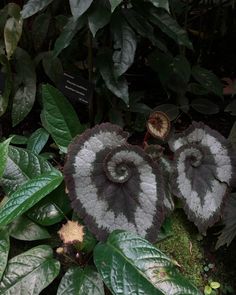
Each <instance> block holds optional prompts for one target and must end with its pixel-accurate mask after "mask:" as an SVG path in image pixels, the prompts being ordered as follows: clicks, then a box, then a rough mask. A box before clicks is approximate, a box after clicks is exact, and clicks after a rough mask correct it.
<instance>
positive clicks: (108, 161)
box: [64, 123, 163, 241]
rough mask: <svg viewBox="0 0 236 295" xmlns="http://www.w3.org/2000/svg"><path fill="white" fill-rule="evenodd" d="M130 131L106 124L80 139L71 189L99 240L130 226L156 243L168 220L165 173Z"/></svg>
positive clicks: (70, 167) (72, 160)
mask: <svg viewBox="0 0 236 295" xmlns="http://www.w3.org/2000/svg"><path fill="white" fill-rule="evenodd" d="M127 135H128V134H127V133H126V132H123V131H122V129H121V128H120V127H118V126H116V125H112V124H110V123H105V124H101V125H97V126H95V127H94V128H93V129H89V130H87V131H85V132H84V133H83V134H82V135H81V136H79V137H77V138H75V140H74V141H73V143H72V144H71V145H70V148H69V152H68V157H67V162H66V164H65V167H64V174H65V180H66V187H67V189H68V191H69V195H70V197H71V200H72V207H73V208H74V210H75V211H76V212H77V213H78V214H79V216H80V217H81V218H83V221H84V222H85V224H86V225H87V226H88V228H89V229H90V230H91V232H92V233H93V234H94V235H95V236H96V237H97V238H98V239H99V240H104V239H105V238H106V237H107V235H108V233H110V232H112V231H113V230H115V229H125V230H128V231H132V232H136V233H138V234H140V235H141V236H144V237H146V238H147V239H149V240H151V241H155V240H156V239H157V234H158V229H159V228H160V226H161V223H162V220H163V212H162V201H163V183H162V175H161V172H160V170H159V167H158V165H157V164H155V163H154V162H153V161H152V160H151V158H150V157H149V156H148V155H147V154H146V153H145V152H144V151H143V150H142V149H141V148H139V147H137V146H131V145H129V144H128V143H127V142H126V139H127ZM88 200H89V202H88Z"/></svg>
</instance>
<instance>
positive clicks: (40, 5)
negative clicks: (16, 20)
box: [21, 0, 53, 18]
mask: <svg viewBox="0 0 236 295" xmlns="http://www.w3.org/2000/svg"><path fill="white" fill-rule="evenodd" d="M52 1H53V0H29V1H28V2H27V3H26V4H25V5H24V6H23V9H22V11H21V15H22V17H23V18H27V17H30V16H32V15H34V14H35V13H37V12H39V11H40V10H42V9H44V8H45V7H47V6H48V5H49V4H50V3H51V2H52Z"/></svg>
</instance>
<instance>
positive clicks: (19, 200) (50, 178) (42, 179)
mask: <svg viewBox="0 0 236 295" xmlns="http://www.w3.org/2000/svg"><path fill="white" fill-rule="evenodd" d="M62 179H63V177H62V175H61V173H60V172H59V171H57V170H55V171H51V172H46V173H44V174H42V175H41V176H38V177H36V178H34V179H32V180H29V181H27V182H26V183H25V184H23V185H22V186H21V187H20V188H19V189H18V190H17V191H15V192H14V193H12V194H11V195H10V196H9V198H8V199H7V200H6V201H5V202H3V204H2V205H1V207H0V226H2V225H6V224H9V223H10V222H11V221H13V220H14V219H15V218H16V217H17V216H20V215H22V214H23V213H24V212H26V211H27V210H29V209H30V208H31V207H33V206H34V205H35V204H36V203H37V202H39V201H40V200H41V199H43V198H44V197H45V196H46V195H48V194H49V193H50V192H51V191H53V190H54V189H55V188H56V187H58V185H59V184H60V183H61V182H62Z"/></svg>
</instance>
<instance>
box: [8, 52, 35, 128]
mask: <svg viewBox="0 0 236 295" xmlns="http://www.w3.org/2000/svg"><path fill="white" fill-rule="evenodd" d="M15 58H16V72H17V79H16V81H17V82H16V85H15V88H16V93H15V95H14V98H13V106H12V124H13V126H16V125H17V124H18V123H20V122H21V121H22V120H23V119H24V118H25V117H26V116H27V115H28V113H29V112H30V111H31V109H32V107H33V105H34V101H35V95H36V74H35V69H34V64H33V62H32V60H31V58H30V56H29V54H28V53H27V52H26V51H25V50H23V49H21V48H19V47H18V48H17V49H16V52H15Z"/></svg>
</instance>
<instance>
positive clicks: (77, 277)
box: [57, 267, 105, 295]
mask: <svg viewBox="0 0 236 295" xmlns="http://www.w3.org/2000/svg"><path fill="white" fill-rule="evenodd" d="M64 294H66V295H75V294H76V295H104V294H105V293H104V288H103V282H102V279H101V277H100V275H99V274H98V273H97V272H96V271H95V270H94V269H93V268H92V267H85V268H84V269H82V268H80V267H74V268H70V269H69V270H68V271H67V272H66V274H65V275H64V276H63V278H62V280H61V282H60V285H59V287H58V290H57V295H64Z"/></svg>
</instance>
